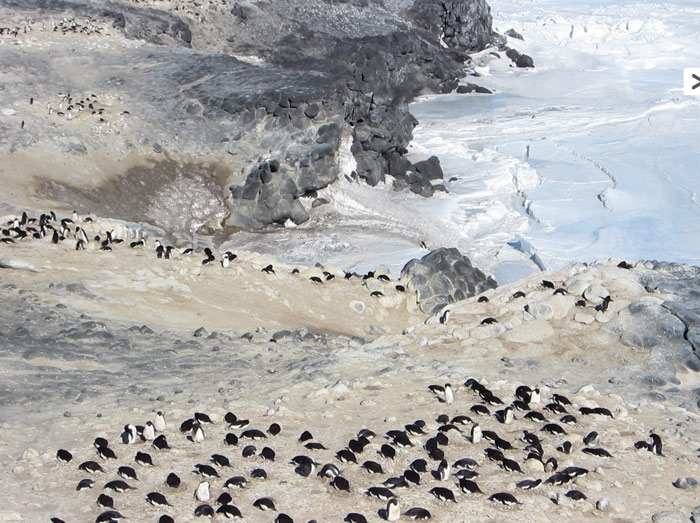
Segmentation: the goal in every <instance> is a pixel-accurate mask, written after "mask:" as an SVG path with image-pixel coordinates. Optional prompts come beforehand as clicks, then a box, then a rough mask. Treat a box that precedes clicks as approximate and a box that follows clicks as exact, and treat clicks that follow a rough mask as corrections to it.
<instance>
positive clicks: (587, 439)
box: [583, 430, 599, 445]
mask: <svg viewBox="0 0 700 523" xmlns="http://www.w3.org/2000/svg"><path fill="white" fill-rule="evenodd" d="M598 438H599V434H598V433H597V432H596V431H595V430H592V431H591V432H589V433H588V434H586V435H585V436H584V438H583V443H584V445H591V444H593V443H596V442H597V441H598Z"/></svg>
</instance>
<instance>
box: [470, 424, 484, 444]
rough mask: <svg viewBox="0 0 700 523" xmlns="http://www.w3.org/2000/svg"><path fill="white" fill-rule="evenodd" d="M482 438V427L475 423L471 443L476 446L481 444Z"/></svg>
mask: <svg viewBox="0 0 700 523" xmlns="http://www.w3.org/2000/svg"><path fill="white" fill-rule="evenodd" d="M482 437H483V432H482V430H481V427H480V426H479V424H478V423H474V425H472V429H471V441H472V443H474V444H476V443H479V442H480V441H481V438H482Z"/></svg>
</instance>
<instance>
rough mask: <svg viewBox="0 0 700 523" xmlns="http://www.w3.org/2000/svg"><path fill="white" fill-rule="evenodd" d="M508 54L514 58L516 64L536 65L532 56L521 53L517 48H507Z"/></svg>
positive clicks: (520, 65)
mask: <svg viewBox="0 0 700 523" xmlns="http://www.w3.org/2000/svg"><path fill="white" fill-rule="evenodd" d="M506 56H507V57H508V58H510V59H511V60H513V62H515V65H516V66H517V67H523V68H524V67H535V62H534V60H533V59H532V57H530V56H528V55H526V54H523V53H520V52H519V51H516V50H515V49H507V50H506Z"/></svg>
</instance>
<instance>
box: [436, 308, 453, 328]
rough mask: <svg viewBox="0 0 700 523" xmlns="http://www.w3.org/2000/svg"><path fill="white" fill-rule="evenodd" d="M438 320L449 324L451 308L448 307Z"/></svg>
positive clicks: (443, 323)
mask: <svg viewBox="0 0 700 523" xmlns="http://www.w3.org/2000/svg"><path fill="white" fill-rule="evenodd" d="M438 321H439V322H440V325H447V322H448V321H450V309H446V310H445V312H443V313H442V315H441V316H440V318H439V320H438Z"/></svg>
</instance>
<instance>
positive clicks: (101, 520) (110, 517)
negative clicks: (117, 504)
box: [95, 510, 124, 523]
mask: <svg viewBox="0 0 700 523" xmlns="http://www.w3.org/2000/svg"><path fill="white" fill-rule="evenodd" d="M123 517H124V516H123V515H122V514H120V513H119V512H117V511H116V510H108V511H106V512H103V513H102V514H100V515H99V516H97V518H96V519H95V523H111V522H112V521H119V520H120V519H122V518H123Z"/></svg>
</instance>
